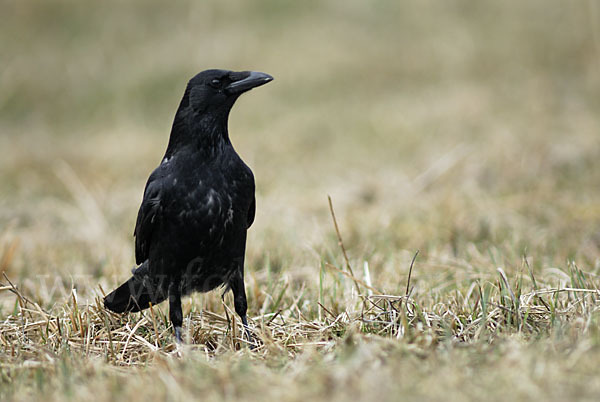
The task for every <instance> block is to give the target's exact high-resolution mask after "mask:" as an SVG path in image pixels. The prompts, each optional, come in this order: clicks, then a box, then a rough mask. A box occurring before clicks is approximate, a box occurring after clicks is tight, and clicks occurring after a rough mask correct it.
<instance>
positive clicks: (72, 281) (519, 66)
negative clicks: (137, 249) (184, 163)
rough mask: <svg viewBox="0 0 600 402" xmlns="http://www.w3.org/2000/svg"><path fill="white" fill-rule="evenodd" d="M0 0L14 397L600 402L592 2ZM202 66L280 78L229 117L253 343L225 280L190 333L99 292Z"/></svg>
mask: <svg viewBox="0 0 600 402" xmlns="http://www.w3.org/2000/svg"><path fill="white" fill-rule="evenodd" d="M0 12H1V13H2V15H3V16H5V18H4V19H3V23H2V25H1V27H0V41H1V42H0V43H1V47H2V55H1V57H2V60H1V61H2V63H1V65H2V68H1V70H0V85H1V88H2V91H0V130H1V135H0V149H2V150H3V152H2V158H0V271H3V272H4V273H5V275H6V276H4V277H2V278H1V279H0V399H2V400H11V399H13V400H28V399H38V398H39V397H43V398H44V399H46V400H48V401H51V400H63V399H72V400H75V399H76V400H81V399H83V398H93V399H97V400H113V399H114V398H115V396H117V395H119V396H123V397H127V398H130V399H131V400H144V399H148V398H152V399H157V398H158V399H164V400H167V399H169V400H171V399H174V400H180V399H186V398H188V397H190V398H191V397H194V398H199V397H202V398H204V399H205V400H232V399H242V400H257V401H258V400H267V399H268V400H274V399H278V400H282V401H288V400H289V401H292V400H306V399H307V398H311V399H313V400H316V401H318V400H348V399H356V400H375V399H376V398H378V399H380V400H397V399H408V400H481V399H482V398H484V397H485V398H486V399H489V400H507V399H511V400H531V399H534V398H535V399H544V400H557V401H558V400H576V399H578V400H595V399H596V398H597V395H598V393H599V392H600V375H598V370H597V366H598V365H597V362H598V361H600V309H599V307H600V293H599V290H598V289H599V287H598V286H599V284H600V278H599V276H600V169H599V168H598V161H599V160H600V146H599V139H600V120H599V117H598V116H599V115H600V114H599V113H600V5H599V4H598V2H596V1H594V0H590V1H571V2H562V1H558V0H557V1H550V2H549V1H548V0H544V1H541V0H540V1H530V2H492V1H478V2H468V1H445V2H432V1H425V2H416V1H415V2H395V1H383V0H382V1H376V2H371V3H370V4H367V3H366V2H360V1H353V0H351V1H347V0H346V1H335V0H331V1H323V2H316V1H309V2H291V1H266V0H265V1H257V2H252V3H251V2H237V4H233V3H227V4H225V2H189V3H188V2H183V1H176V2H171V3H169V4H167V3H163V2H159V1H143V2H142V1H133V2H127V3H124V2H119V1H107V2H69V1H52V2H41V1H39V2H38V1H31V2H22V1H5V2H2V3H1V4H0ZM212 67H221V68H229V69H255V70H260V71H265V72H268V73H270V74H272V75H273V76H274V77H275V78H276V80H275V81H274V82H273V83H271V84H269V85H268V86H266V87H264V88H260V89H257V90H256V91H253V92H252V93H250V94H248V95H244V97H243V98H242V99H240V101H239V102H238V104H237V105H236V107H235V109H234V111H233V113H232V116H231V122H230V132H231V137H232V140H233V142H234V145H235V146H236V148H237V150H238V152H239V153H240V154H241V155H242V157H243V158H244V159H245V160H246V161H247V162H248V164H249V165H250V166H251V167H252V168H253V170H254V172H255V176H256V179H257V204H258V210H257V218H256V222H255V224H254V226H253V227H252V229H251V231H250V234H249V239H248V252H247V272H246V277H247V278H246V283H247V289H248V297H249V306H250V309H249V314H250V317H251V321H252V327H253V329H254V333H255V336H256V338H257V339H259V340H260V342H261V346H260V347H258V348H257V349H255V350H250V349H249V348H247V347H245V346H244V345H243V340H241V339H240V332H239V322H237V321H235V316H234V314H232V313H231V306H232V301H231V298H230V297H229V298H226V299H225V301H226V304H225V305H224V304H223V303H222V302H221V299H220V297H219V294H218V293H216V292H215V293H211V294H205V295H200V294H197V295H194V296H193V297H191V298H188V299H186V300H185V304H184V313H185V322H184V325H185V328H186V331H187V334H186V336H187V339H188V345H187V346H185V347H183V348H181V349H180V350H177V349H176V348H175V346H174V345H173V339H172V337H171V335H170V334H171V329H170V328H169V326H168V322H167V319H166V317H165V314H166V313H167V306H164V305H160V306H157V307H156V308H155V309H153V310H152V311H147V312H144V313H141V314H133V315H130V316H117V315H113V314H110V313H108V312H107V311H105V310H104V309H102V307H101V306H100V304H99V302H98V300H99V297H100V296H101V295H102V292H103V290H105V291H108V290H109V289H111V288H112V287H113V286H115V285H116V284H117V283H118V282H119V281H122V280H123V279H125V278H126V277H127V275H128V274H129V270H130V268H131V267H132V266H133V263H134V258H133V254H134V253H133V240H132V237H131V232H132V229H133V226H134V220H135V214H136V212H137V207H138V205H139V202H140V200H141V195H142V190H143V186H144V184H145V180H146V177H147V175H148V174H149V172H150V171H151V170H152V169H153V168H154V166H155V165H156V164H157V163H158V161H159V160H160V157H161V156H162V153H163V151H164V148H165V146H166V142H167V137H168V133H169V129H170V124H171V122H172V117H173V114H174V111H175V108H176V106H177V104H178V101H179V99H180V96H181V94H182V92H183V88H184V86H185V84H186V81H187V79H188V78H189V77H191V76H192V75H194V74H195V73H196V72H198V71H200V70H203V69H205V68H212ZM327 195H331V197H332V200H333V205H334V207H335V213H336V217H337V223H338V225H339V229H340V234H341V236H342V238H343V244H344V246H345V248H346V250H347V254H348V261H347V262H346V260H345V258H344V256H343V252H342V250H341V248H340V246H339V244H338V237H337V234H336V231H335V228H334V225H333V222H332V217H331V212H330V210H329V205H328V200H327ZM417 250H418V251H419V254H418V256H417V258H416V260H415V262H414V265H413V268H412V274H410V275H409V269H410V266H411V261H412V259H413V257H414V256H415V253H416V252H417ZM348 265H349V266H350V267H351V270H352V271H353V277H352V275H350V274H349V273H348V272H349V270H348ZM409 277H410V280H409ZM369 283H370V285H369Z"/></svg>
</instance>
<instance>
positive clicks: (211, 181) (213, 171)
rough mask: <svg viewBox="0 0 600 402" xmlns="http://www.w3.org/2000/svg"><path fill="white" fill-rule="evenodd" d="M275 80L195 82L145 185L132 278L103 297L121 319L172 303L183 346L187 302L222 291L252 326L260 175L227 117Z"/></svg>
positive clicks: (220, 77) (246, 77) (230, 77)
mask: <svg viewBox="0 0 600 402" xmlns="http://www.w3.org/2000/svg"><path fill="white" fill-rule="evenodd" d="M272 80H273V77H271V76H270V75H268V74H264V73H259V72H253V71H241V72H234V71H226V70H206V71H203V72H201V73H199V74H198V75H196V76H195V77H194V78H192V79H191V80H190V81H189V83H188V85H187V88H186V90H185V93H184V95H183V99H182V100H181V103H180V104H179V108H178V109H177V113H176V114H175V120H174V122H173V127H172V129H171V136H170V138H169V144H168V146H167V151H166V153H165V156H164V157H163V159H162V162H161V164H160V165H159V166H158V167H157V168H156V169H155V170H154V171H153V172H152V174H151V175H150V177H149V178H148V182H147V183H146V189H145V190H144V199H143V201H142V205H141V206H140V210H139V212H138V216H137V222H136V225H135V230H134V236H135V259H136V263H137V264H138V265H139V266H138V267H137V268H134V270H133V276H132V277H131V278H130V279H129V280H128V281H127V282H125V283H123V284H122V285H121V286H119V287H118V288H117V289H116V290H114V291H113V292H111V293H110V294H109V295H108V296H106V297H105V298H104V306H105V307H106V308H107V309H109V310H112V311H114V312H117V313H123V312H135V311H140V310H143V309H146V308H148V307H150V303H152V304H153V305H154V304H157V303H160V302H162V301H163V300H165V299H167V298H168V299H169V319H170V320H171V323H172V324H173V328H174V330H175V338H176V340H177V341H178V342H181V325H182V323H183V313H182V311H181V296H184V295H187V294H189V293H191V292H193V291H199V292H207V291H209V290H212V289H215V288H217V287H219V286H221V285H223V286H225V288H226V291H227V290H229V289H231V290H232V291H233V296H234V305H235V311H236V313H237V314H239V316H240V317H241V319H242V322H243V324H244V328H245V332H246V335H247V336H248V338H249V339H250V333H249V331H248V321H247V319H246V309H247V302H246V292H245V289H244V254H245V249H246V231H247V230H248V228H249V227H250V226H251V225H252V222H253V221H254V213H255V210H256V201H255V198H254V176H253V174H252V171H251V170H250V168H249V167H248V166H246V164H245V163H244V162H243V161H242V160H241V159H240V157H239V156H238V154H237V153H236V152H235V150H234V149H233V146H232V145H231V141H230V140H229V133H228V130H227V120H228V117H229V112H230V110H231V108H232V106H233V104H234V103H235V101H236V100H237V98H238V97H239V96H240V95H241V94H242V93H244V92H246V91H249V90H250V89H252V88H255V87H258V86H260V85H263V84H266V83H268V82H270V81H272Z"/></svg>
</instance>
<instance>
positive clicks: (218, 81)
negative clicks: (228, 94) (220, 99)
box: [210, 78, 221, 88]
mask: <svg viewBox="0 0 600 402" xmlns="http://www.w3.org/2000/svg"><path fill="white" fill-rule="evenodd" d="M210 85H211V86H212V87H214V88H218V87H219V86H220V85H221V80H219V79H216V78H215V79H214V80H212V81H211V82H210Z"/></svg>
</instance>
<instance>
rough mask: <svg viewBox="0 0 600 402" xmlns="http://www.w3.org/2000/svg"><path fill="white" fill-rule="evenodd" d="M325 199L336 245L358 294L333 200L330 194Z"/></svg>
mask: <svg viewBox="0 0 600 402" xmlns="http://www.w3.org/2000/svg"><path fill="white" fill-rule="evenodd" d="M327 201H328V202H329V212H330V213H331V219H332V220H333V226H334V227H335V234H336V235H337V239H338V245H339V246H340V249H341V250H342V255H343V256H344V261H345V263H346V269H347V270H348V272H349V273H350V278H352V280H353V281H354V285H355V286H356V292H358V294H360V287H359V286H358V283H359V282H358V280H357V279H356V277H355V276H354V272H352V266H351V265H350V260H349V259H348V254H347V253H346V247H345V246H344V241H343V240H342V234H341V233H340V228H339V226H338V223H337V219H336V218H335V212H334V210H333V202H332V201H331V196H329V195H328V196H327ZM363 283H364V282H363Z"/></svg>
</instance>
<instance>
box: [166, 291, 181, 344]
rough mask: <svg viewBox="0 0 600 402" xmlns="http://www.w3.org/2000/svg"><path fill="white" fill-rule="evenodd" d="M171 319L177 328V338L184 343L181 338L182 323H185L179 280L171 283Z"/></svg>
mask: <svg viewBox="0 0 600 402" xmlns="http://www.w3.org/2000/svg"><path fill="white" fill-rule="evenodd" d="M169 319H170V320H171V324H173V328H174V330H175V340H176V341H177V343H183V340H182V339H181V325H182V324H183V312H182V311H181V288H180V286H179V282H175V281H174V282H171V283H170V284H169Z"/></svg>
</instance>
